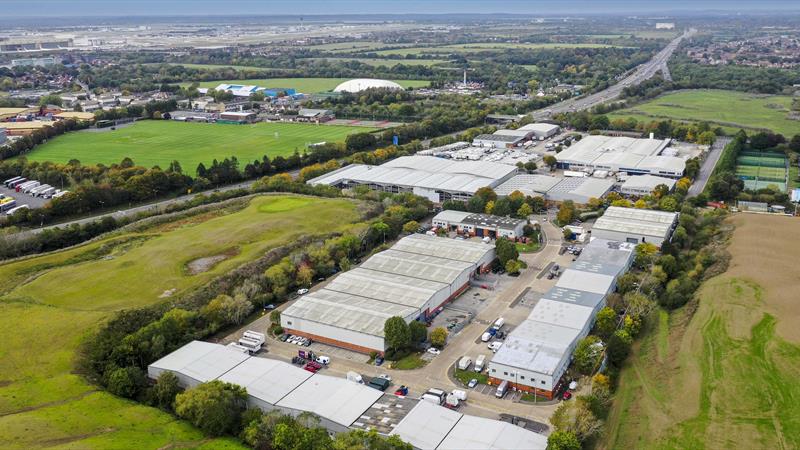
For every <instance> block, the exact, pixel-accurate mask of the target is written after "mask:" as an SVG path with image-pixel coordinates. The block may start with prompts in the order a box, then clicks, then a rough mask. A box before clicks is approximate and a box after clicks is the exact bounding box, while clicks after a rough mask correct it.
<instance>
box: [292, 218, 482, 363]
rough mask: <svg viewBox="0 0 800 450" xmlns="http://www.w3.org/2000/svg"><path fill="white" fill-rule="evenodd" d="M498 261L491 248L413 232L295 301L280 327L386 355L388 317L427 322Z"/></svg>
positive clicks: (353, 348) (343, 345)
mask: <svg viewBox="0 0 800 450" xmlns="http://www.w3.org/2000/svg"><path fill="white" fill-rule="evenodd" d="M494 258H495V253H494V246H492V245H488V244H484V243H481V242H469V241H456V240H453V239H445V238H440V237H435V236H427V235H424V234H413V235H410V236H407V237H405V238H403V239H401V240H400V241H398V242H397V243H396V244H395V245H394V246H393V247H392V248H390V249H388V250H384V251H382V252H380V253H377V254H375V255H373V256H371V257H370V258H369V259H367V260H366V261H364V262H363V263H362V264H361V265H360V266H359V267H357V268H355V269H353V270H350V271H348V272H344V273H342V274H340V275H339V276H337V277H336V278H334V279H333V280H331V282H330V283H328V285H326V286H325V287H324V288H322V289H319V290H316V291H314V292H310V293H308V294H306V295H304V296H303V297H301V298H299V299H298V300H296V301H295V302H294V303H293V304H292V305H290V306H289V307H288V308H286V310H285V311H283V313H282V314H281V325H282V326H283V328H284V329H285V330H286V331H287V332H288V333H292V334H296V335H299V336H305V337H308V338H310V339H313V340H315V341H319V342H323V343H326V344H329V345H334V346H338V347H342V348H347V349H350V350H354V351H358V352H362V353H371V352H379V353H383V352H384V351H385V350H386V345H385V342H384V335H383V328H384V324H385V322H386V320H387V319H389V318H390V317H395V316H399V317H402V318H403V319H404V320H405V321H406V322H408V323H410V322H411V321H413V320H427V319H428V317H429V316H430V315H431V314H432V313H433V312H434V311H436V310H437V309H438V308H439V307H441V306H442V305H444V304H445V303H447V302H449V301H451V300H453V299H455V298H456V297H458V296H459V295H460V294H461V293H462V292H464V290H466V289H467V287H468V286H469V281H470V279H471V278H472V277H473V276H474V275H475V274H477V273H480V272H482V271H485V270H486V269H487V268H488V267H489V266H490V265H491V263H492V261H493V260H494Z"/></svg>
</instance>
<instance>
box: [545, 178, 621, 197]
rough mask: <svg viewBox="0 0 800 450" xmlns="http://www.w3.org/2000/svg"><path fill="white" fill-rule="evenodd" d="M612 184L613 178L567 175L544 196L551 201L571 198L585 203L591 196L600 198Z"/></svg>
mask: <svg viewBox="0 0 800 450" xmlns="http://www.w3.org/2000/svg"><path fill="white" fill-rule="evenodd" d="M613 186H614V180H612V179H602V178H589V177H567V178H563V179H561V181H559V183H558V184H556V185H555V186H553V187H552V188H551V189H550V190H548V191H547V194H546V198H547V199H548V200H553V201H564V200H572V201H574V202H576V203H586V202H588V201H589V199H591V198H602V197H603V196H604V195H606V194H607V193H608V191H609V190H611V188H612V187H613Z"/></svg>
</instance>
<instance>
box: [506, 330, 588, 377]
mask: <svg viewBox="0 0 800 450" xmlns="http://www.w3.org/2000/svg"><path fill="white" fill-rule="evenodd" d="M579 333H580V331H579V330H576V329H574V328H567V327H562V326H558V325H552V324H548V323H542V322H538V321H536V320H532V319H530V318H528V319H527V320H525V321H524V322H522V323H521V324H520V325H519V326H518V327H516V328H514V330H512V331H511V333H510V334H509V335H508V336H507V337H506V340H505V343H503V345H502V346H501V347H500V349H499V350H497V353H495V354H494V356H493V357H492V363H496V364H503V365H505V366H509V367H519V368H524V369H527V370H531V371H534V372H538V373H542V374H546V375H554V374H556V371H557V370H558V368H559V367H560V366H561V365H562V361H563V360H564V359H565V358H569V356H570V355H569V354H568V353H567V350H568V349H569V348H570V346H571V345H572V343H573V342H574V341H575V339H576V338H577V337H578V335H579Z"/></svg>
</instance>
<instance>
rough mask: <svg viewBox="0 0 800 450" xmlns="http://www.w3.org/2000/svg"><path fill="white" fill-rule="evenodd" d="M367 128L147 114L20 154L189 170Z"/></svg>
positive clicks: (332, 139) (300, 146)
mask: <svg viewBox="0 0 800 450" xmlns="http://www.w3.org/2000/svg"><path fill="white" fill-rule="evenodd" d="M371 130H372V129H371V128H364V127H358V128H355V127H347V126H336V125H314V124H297V123H271V122H261V123H256V124H252V125H228V124H208V123H182V122H174V121H168V120H164V121H158V120H148V121H141V122H137V123H136V124H134V125H131V126H129V127H123V128H120V129H118V130H115V131H105V132H100V133H94V132H77V133H68V134H65V135H62V136H59V137H57V138H55V139H53V140H51V141H49V142H48V143H46V144H44V145H42V146H39V147H37V148H36V149H34V150H33V151H32V152H31V153H29V154H28V155H26V156H27V158H28V159H29V160H31V161H55V162H68V161H69V160H70V159H73V158H74V159H78V160H80V161H81V162H82V163H84V164H96V163H103V164H113V163H119V162H120V161H121V160H122V159H123V158H125V157H129V158H131V159H133V161H134V162H135V163H136V164H139V165H142V166H145V167H152V166H154V165H159V166H161V167H162V168H166V167H167V166H168V165H169V163H170V162H171V161H173V160H177V161H179V162H180V163H181V166H182V167H183V168H184V170H186V171H187V172H188V173H192V174H193V173H194V171H195V169H196V168H197V165H198V164H199V163H201V162H202V163H204V164H206V165H208V163H210V162H211V161H213V160H214V159H215V158H216V159H217V160H222V159H225V158H227V157H231V156H236V157H237V158H238V159H239V161H240V162H241V163H243V164H244V163H246V162H251V161H253V160H255V159H261V157H262V156H264V155H267V156H269V157H270V158H272V157H275V156H288V155H291V154H293V153H294V151H295V150H298V151H300V152H301V153H302V152H303V151H304V150H305V149H306V145H307V144H312V143H317V142H323V141H324V142H342V141H344V139H345V137H347V135H348V134H352V133H363V132H365V131H371ZM276 134H277V136H276Z"/></svg>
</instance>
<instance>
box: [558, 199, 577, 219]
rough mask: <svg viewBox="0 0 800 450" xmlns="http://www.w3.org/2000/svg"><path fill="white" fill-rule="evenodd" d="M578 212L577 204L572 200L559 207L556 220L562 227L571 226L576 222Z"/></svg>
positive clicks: (562, 203)
mask: <svg viewBox="0 0 800 450" xmlns="http://www.w3.org/2000/svg"><path fill="white" fill-rule="evenodd" d="M576 214H577V211H576V210H575V202H573V201H572V200H565V201H563V202H561V205H559V207H558V213H557V214H556V220H558V223H559V224H561V225H569V224H570V223H572V221H573V220H575V215H576Z"/></svg>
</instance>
